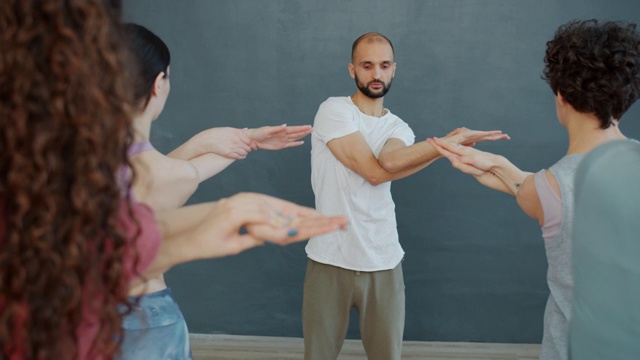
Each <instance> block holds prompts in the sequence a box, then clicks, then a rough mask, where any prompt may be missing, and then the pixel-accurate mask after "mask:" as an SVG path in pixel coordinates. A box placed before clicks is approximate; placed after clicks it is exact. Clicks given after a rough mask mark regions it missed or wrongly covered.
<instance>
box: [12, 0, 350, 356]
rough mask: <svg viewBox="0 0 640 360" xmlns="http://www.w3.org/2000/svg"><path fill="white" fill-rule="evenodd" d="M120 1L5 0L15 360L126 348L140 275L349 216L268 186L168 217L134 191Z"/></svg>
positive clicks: (333, 225) (329, 226) (287, 239)
mask: <svg viewBox="0 0 640 360" xmlns="http://www.w3.org/2000/svg"><path fill="white" fill-rule="evenodd" d="M117 3H118V1H110V4H111V5H106V4H107V1H106V0H48V1H41V0H3V1H1V2H0V358H3V359H4V358H7V359H110V358H113V357H114V356H115V355H116V354H117V353H118V351H119V341H120V339H121V338H122V329H121V323H122V316H123V314H122V313H121V307H122V306H129V303H128V298H127V291H128V289H129V286H132V285H135V284H136V283H140V282H141V281H144V279H145V278H146V277H151V276H157V275H158V274H161V273H162V272H164V271H166V270H167V269H168V268H169V267H171V266H173V265H175V264H178V263H182V262H186V261H190V260H195V259H203V258H211V257H220V256H226V255H229V254H235V253H238V252H240V251H243V250H245V249H248V248H250V247H253V246H257V245H260V244H262V243H264V241H272V242H275V243H278V244H287V243H291V242H294V241H300V240H304V239H306V238H308V237H309V236H312V235H315V234H320V233H324V232H328V231H333V230H336V229H338V228H340V227H343V226H344V225H345V219H344V218H342V217H330V218H329V217H324V216H322V215H320V214H318V213H317V212H316V211H314V210H313V209H309V208H305V207H300V206H297V205H295V204H292V203H289V202H286V201H282V200H279V199H275V198H272V197H269V196H265V195H260V194H238V195H235V196H232V197H230V198H228V199H222V200H219V201H217V202H214V203H205V204H199V205H194V206H190V207H185V208H182V209H178V210H173V211H170V212H163V213H158V214H154V213H153V211H152V210H151V209H150V208H149V207H147V206H145V205H141V204H139V203H137V202H135V201H134V200H133V199H132V196H131V192H130V191H129V190H127V189H130V187H131V185H130V180H131V179H135V175H133V176H128V174H132V171H131V166H130V164H129V160H128V159H127V150H128V148H129V146H130V145H131V143H132V141H133V130H132V125H131V113H132V106H131V104H132V94H130V92H129V90H128V89H129V88H131V86H130V85H131V84H129V83H128V82H127V79H128V78H129V77H127V76H125V74H124V69H126V68H129V66H127V65H128V55H127V52H126V51H125V48H124V46H123V44H124V43H123V41H122V37H121V29H122V27H121V26H122V25H121V23H120V19H119V14H118V13H117V12H116V11H115V7H116V6H114V5H117ZM124 175H127V176H124ZM123 189H124V190H123ZM240 228H244V229H245V230H246V231H245V232H243V233H242V234H241V233H240V232H239V230H240Z"/></svg>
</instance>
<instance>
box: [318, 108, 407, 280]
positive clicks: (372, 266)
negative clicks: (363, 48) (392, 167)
mask: <svg viewBox="0 0 640 360" xmlns="http://www.w3.org/2000/svg"><path fill="white" fill-rule="evenodd" d="M313 127H314V130H313V133H312V134H311V185H312V187H313V192H314V194H315V198H316V209H317V210H318V211H320V212H321V213H323V214H324V215H344V216H346V217H347V219H348V220H349V223H348V225H347V229H346V230H343V231H335V232H332V233H329V234H324V235H319V236H315V237H312V238H311V239H310V240H309V242H308V244H307V246H306V251H307V256H308V257H309V258H310V259H312V260H314V261H317V262H320V263H324V264H329V265H333V266H338V267H341V268H345V269H349V270H358V271H380V270H388V269H393V268H395V267H396V266H397V265H398V263H400V261H401V260H402V258H403V256H404V251H403V250H402V247H401V246H400V242H399V241H398V231H397V226H396V216H395V204H394V202H393V199H392V198H391V182H390V181H389V182H385V183H382V184H380V185H377V186H373V185H371V184H369V183H368V182H367V181H366V180H365V179H364V178H363V177H361V176H360V175H358V174H357V173H356V172H354V171H352V170H350V169H349V168H347V167H346V166H344V165H343V164H342V163H341V162H340V161H339V160H338V159H336V157H335V156H334V155H333V153H331V150H329V148H328V147H327V143H328V142H329V141H331V140H333V139H336V138H340V137H343V136H346V135H349V134H352V133H355V132H356V131H360V133H361V134H362V136H363V137H364V139H365V140H366V142H367V143H368V144H369V147H370V148H371V151H372V152H373V154H374V156H375V157H376V158H377V157H378V154H379V153H380V150H381V149H382V147H383V146H384V145H385V143H386V142H387V140H389V139H390V138H397V139H400V140H402V141H403V142H404V143H405V144H406V145H407V146H408V145H412V144H413V142H414V141H415V135H414V134H413V131H412V130H411V128H409V125H407V123H405V122H404V121H402V120H401V119H400V118H399V117H397V116H395V115H393V114H392V113H391V112H390V111H388V110H387V114H386V115H384V116H383V117H380V118H377V117H372V116H368V115H365V114H363V113H362V112H360V111H359V110H358V108H357V107H356V106H355V104H354V103H353V102H352V101H351V98H350V97H347V96H345V97H330V98H328V99H327V100H326V101H325V102H323V103H322V104H321V105H320V108H319V109H318V113H317V114H316V117H315V120H314V124H313Z"/></svg>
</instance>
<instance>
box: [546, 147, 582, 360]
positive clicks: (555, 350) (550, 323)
mask: <svg viewBox="0 0 640 360" xmlns="http://www.w3.org/2000/svg"><path fill="white" fill-rule="evenodd" d="M583 157H584V155H583V154H575V155H568V156H565V157H563V158H562V159H560V161H558V162H557V163H555V164H554V165H553V166H551V168H549V171H551V173H552V174H553V176H554V177H555V179H556V181H557V183H558V187H559V188H560V198H561V203H562V220H561V223H560V229H559V231H558V232H557V234H556V235H555V236H553V237H551V238H547V239H546V240H545V242H544V245H545V250H546V253H547V262H548V263H549V268H548V270H547V284H548V285H549V291H550V294H549V299H548V300H547V306H546V308H545V312H544V331H543V336H542V346H541V349H540V359H541V360H556V359H559V360H564V359H567V358H568V354H567V352H568V336H569V320H570V318H571V301H572V292H573V268H572V262H571V252H572V245H571V237H572V231H573V197H574V191H573V185H574V179H575V174H576V169H577V168H578V164H579V163H580V161H581V160H582V158H583ZM540 201H541V202H542V201H545V198H544V197H541V198H540ZM543 206H544V205H543Z"/></svg>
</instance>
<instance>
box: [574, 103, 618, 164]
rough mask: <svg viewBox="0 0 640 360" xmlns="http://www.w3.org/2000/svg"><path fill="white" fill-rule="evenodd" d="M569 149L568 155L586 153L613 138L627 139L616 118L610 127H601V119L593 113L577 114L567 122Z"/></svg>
mask: <svg viewBox="0 0 640 360" xmlns="http://www.w3.org/2000/svg"><path fill="white" fill-rule="evenodd" d="M567 132H568V134H569V149H568V150H567V155H571V154H585V153H588V152H589V151H591V150H593V149H594V148H596V147H597V146H599V145H601V144H604V143H606V142H609V141H611V140H621V139H626V136H624V134H622V132H621V131H620V128H619V127H618V121H617V120H614V121H613V122H612V124H611V125H609V127H608V128H606V129H602V128H600V121H599V120H598V119H597V118H596V117H595V116H593V115H589V114H579V113H578V114H576V115H574V116H573V117H572V118H571V119H569V121H568V122H567Z"/></svg>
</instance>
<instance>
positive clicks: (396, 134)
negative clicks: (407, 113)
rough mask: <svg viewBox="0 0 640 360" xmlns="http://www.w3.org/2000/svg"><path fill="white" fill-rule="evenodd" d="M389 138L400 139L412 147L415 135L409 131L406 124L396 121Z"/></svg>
mask: <svg viewBox="0 0 640 360" xmlns="http://www.w3.org/2000/svg"><path fill="white" fill-rule="evenodd" d="M398 120H399V119H398ZM389 138H394V139H400V140H402V142H404V144H405V145H407V146H410V145H413V143H414V142H415V141H416V135H415V134H414V133H413V130H411V128H410V127H409V125H408V124H407V123H406V122H404V121H401V120H399V121H398V125H397V126H395V129H394V130H393V132H392V133H391V136H389Z"/></svg>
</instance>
